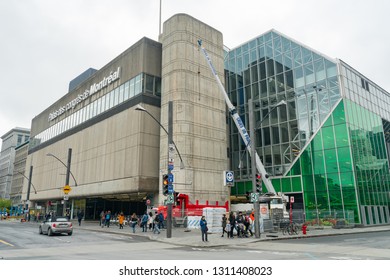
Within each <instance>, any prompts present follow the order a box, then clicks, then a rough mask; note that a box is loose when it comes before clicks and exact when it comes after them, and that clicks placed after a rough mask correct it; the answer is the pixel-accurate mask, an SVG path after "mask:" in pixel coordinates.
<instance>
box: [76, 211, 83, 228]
mask: <svg viewBox="0 0 390 280" xmlns="http://www.w3.org/2000/svg"><path fill="white" fill-rule="evenodd" d="M83 218H84V212H83V210H79V211H77V221H78V222H79V226H81V220H82V219H83Z"/></svg>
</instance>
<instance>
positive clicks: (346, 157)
mask: <svg viewBox="0 0 390 280" xmlns="http://www.w3.org/2000/svg"><path fill="white" fill-rule="evenodd" d="M337 156H338V161H339V171H340V172H352V170H353V169H352V158H351V153H350V150H349V147H344V148H338V149H337Z"/></svg>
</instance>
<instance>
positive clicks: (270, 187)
mask: <svg viewBox="0 0 390 280" xmlns="http://www.w3.org/2000/svg"><path fill="white" fill-rule="evenodd" d="M198 45H199V47H200V49H201V50H202V52H203V55H204V56H205V58H206V61H207V64H208V65H209V67H210V69H211V72H212V73H213V75H214V78H215V80H216V81H217V84H218V86H219V89H220V90H221V93H222V95H223V97H224V98H225V102H226V105H227V107H228V110H229V114H230V116H231V117H232V119H233V121H234V123H235V125H236V127H237V129H238V131H239V133H240V135H241V138H242V140H243V141H244V143H245V146H246V149H247V151H248V152H249V154H250V156H251V158H252V159H253V156H254V158H255V161H256V169H257V171H258V172H259V173H260V175H261V178H262V180H263V182H264V185H265V187H266V188H267V191H268V192H271V193H275V189H274V186H273V185H272V183H271V180H269V179H268V177H269V176H268V174H267V172H266V171H265V168H264V165H263V163H262V162H261V160H260V157H259V155H258V154H257V152H255V155H252V154H251V144H252V143H251V139H250V137H249V134H248V131H247V130H246V128H245V126H244V123H243V122H242V120H241V117H240V115H239V114H238V113H237V110H236V108H235V107H234V106H233V104H232V102H231V101H230V99H229V97H228V95H227V93H226V90H225V88H224V86H223V85H222V82H221V80H220V79H219V77H218V74H217V71H216V70H215V68H214V65H213V63H212V62H211V59H210V57H209V55H208V53H207V51H206V49H205V48H204V47H203V46H202V40H198Z"/></svg>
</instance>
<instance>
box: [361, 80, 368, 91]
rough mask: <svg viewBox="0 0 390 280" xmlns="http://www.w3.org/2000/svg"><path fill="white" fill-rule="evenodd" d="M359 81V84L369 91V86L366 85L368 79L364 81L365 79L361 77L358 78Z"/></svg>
mask: <svg viewBox="0 0 390 280" xmlns="http://www.w3.org/2000/svg"><path fill="white" fill-rule="evenodd" d="M360 81H361V84H362V88H364V89H365V90H367V91H368V92H370V87H369V85H368V81H366V80H365V79H363V78H360Z"/></svg>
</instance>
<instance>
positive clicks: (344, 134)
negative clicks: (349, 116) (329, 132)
mask: <svg viewBox="0 0 390 280" xmlns="http://www.w3.org/2000/svg"><path fill="white" fill-rule="evenodd" d="M334 132H335V139H336V145H337V147H345V146H349V137H348V130H347V126H346V125H345V124H341V125H336V126H334Z"/></svg>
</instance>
